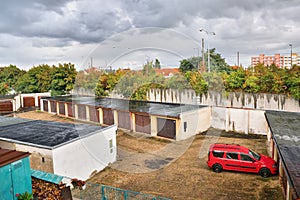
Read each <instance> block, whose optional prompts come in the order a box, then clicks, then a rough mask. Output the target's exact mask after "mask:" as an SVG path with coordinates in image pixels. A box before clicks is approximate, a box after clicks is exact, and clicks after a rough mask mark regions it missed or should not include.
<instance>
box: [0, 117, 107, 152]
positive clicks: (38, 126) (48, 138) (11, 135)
mask: <svg viewBox="0 0 300 200" xmlns="http://www.w3.org/2000/svg"><path fill="white" fill-rule="evenodd" d="M14 122H15V123H14ZM104 128H105V127H102V126H91V125H86V124H69V123H60V122H50V121H42V120H26V119H20V118H12V117H0V140H5V141H13V142H15V143H26V144H28V145H32V146H40V147H43V148H48V149H52V148H54V147H57V146H59V145H63V144H65V143H68V142H71V141H73V140H77V139H80V137H84V136H87V135H89V134H92V133H94V132H96V131H99V130H101V129H104Z"/></svg>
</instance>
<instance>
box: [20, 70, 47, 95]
mask: <svg viewBox="0 0 300 200" xmlns="http://www.w3.org/2000/svg"><path fill="white" fill-rule="evenodd" d="M51 75H52V68H51V67H50V66H49V65H39V66H36V67H32V68H30V69H29V70H28V72H26V73H25V74H24V75H23V76H22V77H20V78H19V79H18V81H17V83H16V90H17V91H20V92H22V93H35V92H48V91H49V90H50V88H51V81H52V79H51Z"/></svg>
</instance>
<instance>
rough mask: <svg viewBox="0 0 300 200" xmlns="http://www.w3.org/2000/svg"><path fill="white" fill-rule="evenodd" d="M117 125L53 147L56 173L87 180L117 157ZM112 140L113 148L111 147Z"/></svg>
mask: <svg viewBox="0 0 300 200" xmlns="http://www.w3.org/2000/svg"><path fill="white" fill-rule="evenodd" d="M116 131H117V126H110V127H107V128H106V129H101V130H99V131H98V132H96V133H92V135H89V136H88V137H84V138H81V139H80V140H77V141H74V142H71V143H69V144H66V145H63V146H60V147H57V148H55V149H53V165H54V173H55V174H59V175H62V176H66V177H70V178H78V179H81V180H86V179H88V178H89V177H90V175H91V174H92V173H93V172H96V171H100V170H102V169H104V168H105V167H106V166H107V165H108V164H109V163H113V162H115V161H116V159H117V147H116ZM110 140H112V148H110V142H109V141H110Z"/></svg>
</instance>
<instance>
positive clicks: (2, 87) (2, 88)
mask: <svg viewBox="0 0 300 200" xmlns="http://www.w3.org/2000/svg"><path fill="white" fill-rule="evenodd" d="M7 92H8V86H7V85H6V83H0V94H7Z"/></svg>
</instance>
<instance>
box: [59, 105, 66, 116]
mask: <svg viewBox="0 0 300 200" xmlns="http://www.w3.org/2000/svg"><path fill="white" fill-rule="evenodd" d="M58 108H59V114H60V115H66V110H65V103H64V102H58Z"/></svg>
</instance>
